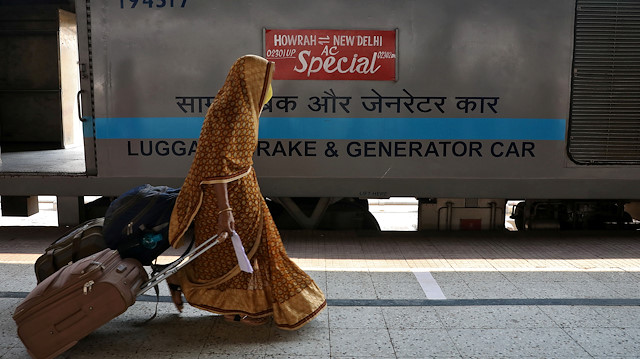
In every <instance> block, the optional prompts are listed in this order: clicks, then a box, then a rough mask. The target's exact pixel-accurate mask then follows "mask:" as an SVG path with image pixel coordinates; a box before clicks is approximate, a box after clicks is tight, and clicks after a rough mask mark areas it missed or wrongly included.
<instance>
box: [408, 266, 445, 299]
mask: <svg viewBox="0 0 640 359" xmlns="http://www.w3.org/2000/svg"><path fill="white" fill-rule="evenodd" d="M412 272H413V274H414V275H415V276H416V279H417V280H418V283H420V287H422V290H423V291H424V294H425V295H426V296H427V299H447V298H446V297H445V296H444V293H442V289H441V288H440V286H439V285H438V282H436V280H435V278H433V276H432V275H431V273H430V272H428V271H425V270H420V269H413V270H412Z"/></svg>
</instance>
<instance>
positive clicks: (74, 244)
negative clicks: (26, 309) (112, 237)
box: [34, 218, 107, 283]
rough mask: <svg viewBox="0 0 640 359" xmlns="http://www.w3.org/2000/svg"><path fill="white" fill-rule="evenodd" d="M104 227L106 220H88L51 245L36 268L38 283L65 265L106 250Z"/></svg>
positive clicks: (38, 260) (37, 261) (38, 261)
mask: <svg viewBox="0 0 640 359" xmlns="http://www.w3.org/2000/svg"><path fill="white" fill-rule="evenodd" d="M103 225H104V218H96V219H91V220H88V221H86V222H84V223H82V224H81V225H79V226H77V227H75V228H73V229H72V230H71V231H69V232H68V233H66V234H65V235H63V236H62V237H60V238H58V239H57V240H56V241H55V242H53V243H51V245H50V246H49V247H48V248H47V249H46V250H45V253H44V254H43V255H41V256H40V257H39V258H38V259H37V260H36V264H35V266H34V269H35V272H36V278H37V279H38V283H40V282H42V281H43V280H44V279H45V278H47V277H48V276H50V275H52V274H53V273H55V272H56V271H57V270H58V269H60V268H62V267H64V266H65V265H67V264H69V263H73V262H76V261H77V260H79V259H81V258H84V257H87V256H90V255H92V254H94V253H97V252H100V251H101V250H103V249H106V248H107V244H106V242H105V240H104V237H103V235H102V227H103Z"/></svg>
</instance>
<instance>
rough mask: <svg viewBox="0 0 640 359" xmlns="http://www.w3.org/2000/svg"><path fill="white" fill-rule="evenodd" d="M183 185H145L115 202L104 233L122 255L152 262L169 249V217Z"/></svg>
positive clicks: (145, 263) (108, 242) (107, 218)
mask: <svg viewBox="0 0 640 359" xmlns="http://www.w3.org/2000/svg"><path fill="white" fill-rule="evenodd" d="M179 193H180V189H179V188H171V187H167V186H152V185H149V184H145V185H142V186H139V187H136V188H133V189H131V190H129V191H127V192H126V193H124V194H122V195H121V196H120V197H118V198H116V200H115V201H113V202H111V204H110V205H109V208H108V209H107V213H106V214H105V217H104V227H103V229H102V234H103V236H104V240H105V242H106V244H107V246H108V247H109V248H111V249H116V250H118V252H120V256H121V257H122V258H135V259H137V260H139V261H140V262H141V263H142V264H143V265H151V263H152V262H153V261H154V260H155V259H156V258H157V257H158V256H159V255H160V254H162V252H164V251H165V250H167V249H168V248H169V239H168V236H169V220H170V218H171V212H172V211H173V206H174V205H175V203H176V198H177V197H178V194H179Z"/></svg>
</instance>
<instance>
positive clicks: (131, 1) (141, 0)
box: [120, 0, 187, 9]
mask: <svg viewBox="0 0 640 359" xmlns="http://www.w3.org/2000/svg"><path fill="white" fill-rule="evenodd" d="M125 4H126V6H125ZM138 4H140V6H141V7H144V6H148V7H149V8H153V7H156V8H163V7H178V6H180V7H185V6H186V5H187V0H128V1H125V0H120V8H121V9H126V8H130V9H134V8H135V7H136V6H138Z"/></svg>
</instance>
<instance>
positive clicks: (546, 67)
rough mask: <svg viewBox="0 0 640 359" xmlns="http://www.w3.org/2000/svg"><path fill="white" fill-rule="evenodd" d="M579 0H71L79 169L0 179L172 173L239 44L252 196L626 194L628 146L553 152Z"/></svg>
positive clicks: (123, 183)
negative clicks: (259, 89)
mask: <svg viewBox="0 0 640 359" xmlns="http://www.w3.org/2000/svg"><path fill="white" fill-rule="evenodd" d="M597 3H598V2H597V1H592V0H578V1H577V3H576V1H571V0H562V1H558V0H538V1H525V0H491V1H481V2H478V1H473V0H456V1H449V0H429V1H417V0H403V1H393V2H391V1H381V0H375V1H372V0H367V1H364V0H355V1H348V2H345V1H338V0H327V1H323V2H315V3H304V5H302V4H301V3H300V2H296V1H290V0H273V1H253V0H238V1H233V2H228V1H196V0H155V1H136V0H121V1H107V0H91V1H88V0H77V1H76V13H77V16H78V33H79V43H80V69H81V86H82V89H83V93H82V96H81V99H82V111H81V112H82V116H83V117H84V119H85V122H84V133H85V147H86V151H85V157H86V163H87V173H86V175H81V176H72V177H67V178H66V179H65V177H64V176H62V177H61V176H57V177H59V178H58V179H56V178H54V177H56V176H46V174H43V175H44V176H43V177H42V179H37V178H33V177H31V178H27V177H28V176H15V175H14V176H12V177H9V176H4V177H2V178H1V179H0V180H1V181H3V182H4V183H10V184H16V183H18V182H19V181H23V180H24V181H23V182H20V184H19V185H18V187H17V188H22V189H23V190H22V191H23V192H24V191H33V188H34V187H36V184H37V183H39V181H40V182H41V183H42V186H44V187H47V186H53V185H51V183H57V185H58V191H59V192H61V193H65V194H67V195H70V194H77V195H81V194H105V195H114V194H117V193H119V192H120V191H122V190H123V189H126V188H127V186H129V185H135V184H138V183H142V182H150V183H157V182H159V181H162V182H164V183H162V184H168V185H173V186H176V185H179V184H180V183H181V181H182V179H183V178H184V176H185V175H186V173H187V171H188V169H189V165H190V164H191V160H192V159H193V154H194V153H195V151H196V149H197V138H198V135H199V131H200V127H201V125H202V122H203V118H204V116H205V113H206V111H207V106H208V104H209V103H210V102H211V101H212V99H213V98H214V96H215V94H216V92H217V90H218V89H219V88H220V86H221V85H222V84H223V82H224V79H225V76H226V74H227V71H228V69H229V68H230V66H231V64H232V63H233V62H234V60H235V59H236V58H238V57H240V56H242V55H245V54H257V55H261V56H265V57H267V58H269V59H270V60H273V61H275V62H276V75H275V79H274V82H273V89H274V97H273V99H272V100H271V102H270V103H269V104H268V105H267V106H266V107H265V108H264V109H263V113H262V118H261V122H260V133H259V144H258V149H257V150H256V153H255V156H254V162H255V168H256V172H257V173H258V175H259V180H260V183H261V188H262V190H263V192H264V194H265V195H266V196H273V197H360V198H376V197H377V198H385V197H390V196H413V197H419V198H429V197H442V198H518V199H524V198H582V199H628V200H632V199H639V198H640V186H638V178H640V165H638V163H640V156H636V158H635V159H632V160H631V161H627V162H625V161H616V160H611V161H608V162H607V161H604V162H598V161H595V162H589V160H588V159H587V160H578V161H576V158H574V157H575V156H570V155H569V154H568V150H571V149H573V148H575V150H576V151H581V150H580V147H579V145H572V144H571V143H570V142H571V140H572V139H573V138H574V137H576V138H577V137H578V136H573V132H572V131H576V128H577V127H578V126H577V125H576V124H573V125H572V118H573V117H572V116H577V114H578V112H579V111H578V110H577V109H574V108H573V107H572V103H574V102H577V101H578V100H575V99H574V98H572V96H574V95H575V94H576V93H579V91H581V90H580V89H579V88H577V87H575V86H576V85H575V83H576V82H577V81H576V78H577V77H576V76H577V75H576V74H579V73H580V71H582V70H580V71H578V70H577V68H576V64H575V60H576V56H577V55H576V54H577V53H578V52H577V51H576V46H577V45H576V44H577V41H579V40H580V39H578V40H576V39H577V35H576V28H577V27H576V23H577V20H578V19H579V17H580V16H583V15H584V14H586V13H589V11H590V10H589V6H592V5H593V6H599V4H597ZM631 3H632V2H631ZM632 5H633V4H632ZM606 6H614V5H610V4H609V5H606ZM633 6H637V4H636V5H633ZM602 16H603V18H605V19H608V17H607V16H608V15H602ZM580 46H582V45H580ZM603 51H604V52H605V55H606V53H607V51H609V50H603ZM611 51H612V50H611ZM378 69H381V70H380V72H377V71H378ZM382 72H384V74H382ZM636 75H637V74H636ZM633 76H635V75H633V74H632V75H630V77H629V78H630V79H633V78H635V77H633ZM293 78H295V79H293ZM602 96H603V99H605V97H606V96H604V95H602ZM605 100H606V99H605ZM572 101H573V102H572ZM596 102H598V101H596ZM598 103H599V102H598ZM636 114H637V113H636ZM631 117H633V118H632V119H631V121H632V122H633V121H635V122H634V123H637V122H638V119H637V116H635V117H634V116H633V113H632V115H631ZM602 121H603V122H607V121H608V119H604V118H603V120H602ZM633 126H635V125H633ZM594 129H595V130H598V131H606V130H603V129H602V128H597V127H594ZM572 146H574V147H572ZM581 153H586V152H581ZM636 162H637V163H636ZM66 180H68V181H66ZM45 182H47V183H49V184H45ZM92 187H93V190H91V192H93V193H88V192H86V191H88V190H89V188H92ZM4 188H8V187H6V186H3V189H4ZM17 192H20V190H17V191H14V192H11V191H9V190H7V191H6V193H7V194H16V193H17ZM47 192H49V193H51V191H47ZM76 192H77V193H76Z"/></svg>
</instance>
